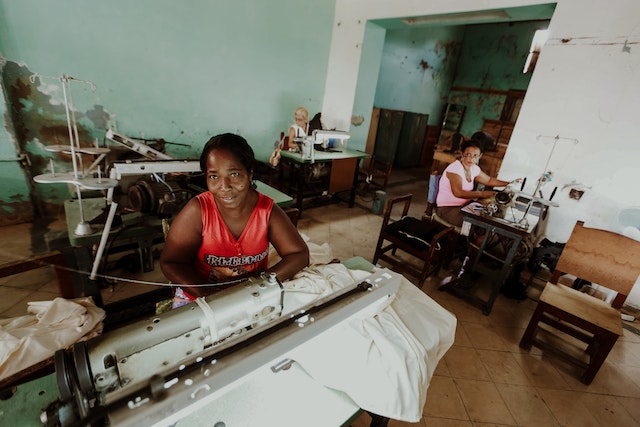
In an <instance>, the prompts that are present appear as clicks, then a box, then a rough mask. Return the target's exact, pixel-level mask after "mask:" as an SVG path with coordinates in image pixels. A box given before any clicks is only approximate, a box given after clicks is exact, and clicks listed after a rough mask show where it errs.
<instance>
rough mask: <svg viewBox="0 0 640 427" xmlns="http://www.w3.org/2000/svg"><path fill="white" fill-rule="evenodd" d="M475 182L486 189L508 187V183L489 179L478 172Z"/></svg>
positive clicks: (492, 178) (484, 174)
mask: <svg viewBox="0 0 640 427" xmlns="http://www.w3.org/2000/svg"><path fill="white" fill-rule="evenodd" d="M476 181H477V182H479V183H480V184H484V185H486V186H487V187H504V186H505V185H509V181H503V180H501V179H498V178H494V177H490V176H489V175H487V174H486V173H484V172H480V175H478V176H477V177H476Z"/></svg>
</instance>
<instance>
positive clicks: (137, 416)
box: [41, 269, 401, 427]
mask: <svg viewBox="0 0 640 427" xmlns="http://www.w3.org/2000/svg"><path fill="white" fill-rule="evenodd" d="M400 278H401V276H400V275H398V274H396V273H393V272H391V271H389V270H386V269H384V270H381V271H379V272H377V273H374V274H372V275H371V276H369V277H368V278H366V279H365V280H364V281H362V282H360V283H354V284H353V285H351V286H347V287H346V288H344V289H342V290H341V291H338V292H336V293H334V294H332V295H330V296H329V297H325V298H321V299H319V300H316V301H315V302H314V303H312V304H310V305H308V306H305V307H301V308H297V307H285V306H284V304H283V301H284V295H285V290H284V289H283V286H282V284H281V283H280V282H279V281H278V280H276V278H275V277H274V276H263V277H260V278H252V279H249V280H247V281H246V282H245V283H242V284H239V285H236V286H235V287H233V288H230V289H228V290H225V291H222V292H220V293H218V294H216V295H215V296H214V297H208V298H206V299H200V300H198V301H197V302H196V303H192V304H189V305H187V306H183V307H181V308H179V309H176V310H173V311H170V312H168V313H164V314H162V315H158V316H154V317H151V318H149V319H147V320H144V321H140V322H138V323H135V324H132V325H130V326H127V327H125V328H122V329H119V330H115V331H112V332H111V333H108V334H105V335H102V336H100V337H96V338H94V339H92V340H89V341H86V342H79V343H77V344H75V345H74V346H73V348H72V349H71V350H70V351H64V350H60V351H58V352H57V353H56V355H55V362H56V381H57V385H58V389H59V399H57V400H56V401H54V402H51V403H50V404H49V406H48V407H47V408H46V410H45V411H44V412H43V413H42V415H41V420H42V422H43V424H44V425H46V426H57V425H59V426H63V427H64V426H72V425H73V426H76V425H91V426H101V425H109V426H142V425H144V426H147V425H154V426H164V425H185V426H187V425H188V426H193V425H202V424H200V421H198V420H203V419H205V420H206V425H216V426H218V425H220V426H222V425H257V424H258V423H259V422H260V423H264V421H265V419H266V418H265V417H266V416H267V414H268V413H272V414H273V412H274V411H276V413H278V412H277V411H279V410H283V411H286V413H287V416H291V413H292V411H293V412H295V411H296V409H297V410H302V411H303V413H304V411H305V404H314V402H313V400H314V396H315V394H313V393H318V392H319V391H318V390H322V393H323V394H322V396H323V397H322V399H323V405H326V404H327V403H329V404H335V405H336V408H337V409H336V411H337V412H338V417H343V419H342V421H344V420H346V419H348V418H349V416H351V415H353V413H354V411H357V410H358V408H357V406H356V405H355V404H354V403H353V402H352V401H351V400H350V399H349V398H348V397H347V396H346V395H340V394H339V393H338V392H335V391H332V390H328V389H325V388H324V387H321V386H319V385H318V384H314V382H313V381H312V380H311V379H310V378H308V377H306V376H305V375H304V371H302V370H300V369H298V374H297V375H298V379H297V380H296V381H297V382H295V383H296V384H299V383H300V381H303V383H304V384H306V385H303V386H302V387H304V388H305V390H299V389H295V388H294V389H290V388H291V387H293V386H291V385H290V384H292V383H291V382H290V381H291V378H292V375H294V373H295V372H294V373H289V374H286V375H288V377H287V376H283V375H281V376H280V377H279V376H278V375H277V373H278V372H283V371H287V370H289V369H290V368H291V366H292V365H294V362H295V361H294V360H291V359H290V358H289V357H288V353H289V352H290V351H291V350H292V349H295V348H296V347H298V346H304V344H305V342H307V341H309V340H312V339H314V338H315V337H316V336H318V335H320V334H322V333H323V332H324V331H326V330H328V329H330V328H332V327H334V326H336V325H339V324H340V323H341V322H344V321H348V319H349V318H350V317H352V316H354V315H358V313H359V312H360V311H362V310H363V309H365V308H366V307H368V306H371V305H373V304H375V303H376V302H379V301H380V300H383V299H387V298H389V297H390V296H391V295H392V294H394V293H395V292H396V290H397V289H398V287H399V284H400ZM293 371H295V369H294V370H293ZM267 377H268V378H269V381H271V383H270V384H271V386H270V387H271V390H270V391H269V392H268V393H267V394H268V395H271V394H272V393H273V394H275V396H277V397H278V400H277V402H278V403H277V404H282V405H284V406H283V407H282V408H277V407H267V408H261V407H260V405H262V404H264V401H265V399H268V396H266V395H265V394H264V393H260V392H257V391H256V390H262V391H264V390H263V388H264V387H262V386H260V385H256V383H255V381H264V380H265V378H267ZM287 378H289V379H287ZM251 381H254V383H252V382H251ZM305 381H306V382H305ZM278 383H280V385H281V386H284V387H281V388H278V386H277V384H278ZM242 384H245V385H244V386H243V385H242ZM246 384H250V385H249V386H247V385H246ZM243 387H244V388H243ZM234 389H238V390H241V392H235V394H234ZM313 390H315V391H313ZM252 393H254V395H252ZM256 393H257V394H256ZM336 393H337V394H336ZM251 399H255V400H253V401H252V400H251ZM309 399H311V400H310V401H309ZM305 402H306V403H305ZM256 406H257V407H258V410H256ZM327 411H328V412H327ZM323 412H327V413H330V412H331V408H327V407H324V408H323ZM326 415H327V414H324V416H326ZM277 416H278V417H279V418H278V419H282V417H283V416H284V412H281V413H278V415H277ZM301 416H303V415H301ZM252 417H255V418H252ZM306 418H307V416H304V419H305V420H306ZM232 419H233V420H236V422H238V421H237V420H241V421H240V424H233V423H229V421H230V420H232ZM342 421H341V422H342ZM324 422H326V421H324ZM176 423H177V424H176ZM218 423H220V424H218ZM227 423H228V424H227ZM303 424H306V421H304V420H301V421H300V423H298V424H296V425H303ZM265 425H266V424H265ZM281 425H282V424H281ZM307 425H308V424H307ZM326 425H328V424H326Z"/></svg>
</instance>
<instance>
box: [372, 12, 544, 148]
mask: <svg viewBox="0 0 640 427" xmlns="http://www.w3.org/2000/svg"><path fill="white" fill-rule="evenodd" d="M547 25H548V24H547V22H546V21H529V22H517V23H503V24H478V25H466V26H459V25H458V26H443V27H433V28H424V29H421V30H411V31H408V30H388V31H387V34H386V38H385V42H384V48H383V54H382V60H381V63H380V73H379V79H378V84H377V88H376V95H375V106H376V107H380V108H388V109H395V110H403V111H410V112H415V113H422V114H429V124H430V125H439V124H441V123H442V115H443V112H444V109H445V106H446V104H447V103H455V104H462V105H465V106H466V107H467V108H466V112H465V116H464V118H463V121H462V126H461V132H462V133H463V134H465V135H471V134H473V133H474V132H476V131H477V130H479V129H480V128H481V127H482V121H483V120H484V119H485V118H486V119H496V120H497V119H499V118H500V113H501V111H502V106H503V104H504V101H505V95H504V94H492V93H491V91H495V92H501V91H507V90H510V89H517V90H526V88H527V86H528V85H529V80H530V78H531V74H522V68H523V66H524V63H525V59H526V57H527V54H528V52H529V48H530V46H531V41H532V39H533V34H534V32H535V30H537V29H543V28H546V27H547Z"/></svg>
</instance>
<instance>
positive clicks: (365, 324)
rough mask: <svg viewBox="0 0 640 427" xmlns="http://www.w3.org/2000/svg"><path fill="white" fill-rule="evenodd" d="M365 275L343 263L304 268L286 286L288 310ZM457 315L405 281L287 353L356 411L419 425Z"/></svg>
mask: <svg viewBox="0 0 640 427" xmlns="http://www.w3.org/2000/svg"><path fill="white" fill-rule="evenodd" d="M369 274H370V273H368V272H364V271H358V270H355V271H354V270H348V269H346V267H345V266H344V265H342V264H329V265H326V266H314V267H310V268H306V269H304V270H303V271H302V272H301V273H299V274H298V275H297V276H296V277H295V278H293V279H292V280H289V281H286V282H285V283H283V286H284V287H285V299H284V311H285V312H292V311H294V310H295V309H296V308H299V307H300V306H302V305H305V304H308V303H311V302H313V301H314V300H315V299H318V298H321V297H324V296H326V295H328V294H330V293H332V292H335V291H336V290H338V289H340V288H343V287H345V286H349V285H351V284H353V283H354V282H356V281H358V282H359V281H361V280H363V279H364V278H366V277H367V276H369ZM455 328H456V318H455V316H454V315H453V314H451V313H450V312H449V311H447V310H445V309H444V308H443V307H441V306H440V305H439V304H438V303H436V302H435V301H433V300H432V299H431V298H429V297H428V296H427V295H426V294H424V293H423V292H422V291H421V290H419V289H418V288H416V287H415V286H414V285H413V284H412V283H411V282H409V281H408V280H407V279H405V278H404V277H403V278H402V280H401V284H400V288H399V290H398V291H397V292H396V293H395V295H393V296H392V297H391V298H386V299H383V300H380V301H378V302H377V303H375V304H372V305H370V306H369V307H367V308H366V309H364V310H361V311H359V312H358V313H356V314H354V315H353V316H352V317H351V318H350V319H347V321H345V322H343V323H341V324H340V325H338V326H336V327H333V328H330V329H328V330H327V331H325V332H323V333H322V334H320V335H318V336H317V337H315V338H314V339H313V340H311V341H309V342H307V343H305V345H302V346H300V347H298V348H296V349H294V350H293V351H292V352H291V356H292V357H291V358H292V359H294V360H296V362H298V363H299V364H300V365H301V366H302V367H303V369H305V370H306V371H307V372H308V373H309V375H311V377H313V378H314V379H315V380H317V381H319V382H320V383H322V384H323V385H325V386H327V387H331V388H334V389H337V390H341V391H343V392H345V393H346V394H347V395H349V397H350V398H351V399H352V400H353V401H354V402H356V404H358V405H359V406H360V407H361V408H363V409H365V410H367V411H370V412H373V413H375V414H379V415H383V416H385V417H389V418H392V419H396V420H401V421H406V422H418V421H419V420H420V419H421V418H422V410H423V408H424V404H425V402H426V398H427V389H428V387H429V383H430V381H431V378H432V376H433V372H434V371H435V369H436V366H437V364H438V362H439V361H440V359H441V358H442V357H443V356H444V354H445V353H446V351H447V350H448V349H449V348H450V347H451V345H452V344H453V341H454V338H455Z"/></svg>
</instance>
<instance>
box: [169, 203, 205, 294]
mask: <svg viewBox="0 0 640 427" xmlns="http://www.w3.org/2000/svg"><path fill="white" fill-rule="evenodd" d="M201 243H202V214H201V211H200V202H198V200H197V199H196V198H193V199H191V200H189V202H188V203H187V204H186V205H185V207H184V208H182V210H181V211H180V213H179V214H178V216H176V218H175V219H174V220H173V222H172V223H171V228H170V229H169V234H168V235H167V239H166V242H165V244H164V249H163V250H162V254H161V255H160V268H161V269H162V272H163V273H164V275H165V277H166V278H167V279H169V281H171V283H173V284H176V285H179V286H181V287H182V288H183V289H184V290H185V291H186V292H188V293H189V295H192V296H194V297H199V296H205V295H208V293H209V292H208V291H207V289H206V288H204V287H190V286H189V285H195V284H200V283H202V279H201V278H200V277H199V276H198V275H197V274H196V272H195V267H194V264H193V263H194V260H195V259H196V257H197V256H198V250H199V249H200V244H201Z"/></svg>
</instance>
